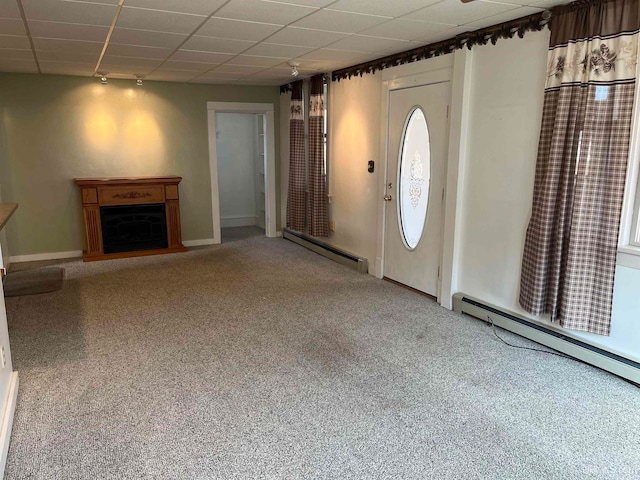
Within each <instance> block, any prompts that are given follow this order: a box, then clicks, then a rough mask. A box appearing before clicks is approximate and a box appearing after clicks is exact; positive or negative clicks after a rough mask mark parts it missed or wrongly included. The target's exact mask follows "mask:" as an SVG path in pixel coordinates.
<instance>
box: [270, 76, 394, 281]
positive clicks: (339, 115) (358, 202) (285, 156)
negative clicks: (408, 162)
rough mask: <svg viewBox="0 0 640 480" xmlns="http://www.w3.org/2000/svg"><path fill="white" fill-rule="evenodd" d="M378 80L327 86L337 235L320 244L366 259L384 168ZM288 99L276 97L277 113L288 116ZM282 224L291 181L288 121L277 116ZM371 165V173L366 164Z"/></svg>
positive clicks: (372, 246) (372, 254) (371, 255)
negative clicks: (278, 105)
mask: <svg viewBox="0 0 640 480" xmlns="http://www.w3.org/2000/svg"><path fill="white" fill-rule="evenodd" d="M381 93H382V76H381V74H380V72H377V73H376V74H375V75H364V76H363V77H355V78H352V79H351V80H342V81H340V82H332V83H331V85H330V86H329V99H328V101H329V103H328V105H329V137H328V138H329V154H328V156H329V202H330V203H329V218H330V219H331V220H332V221H334V222H335V226H336V230H335V232H330V233H329V238H322V239H321V240H322V241H324V242H326V243H329V244H330V245H333V246H335V247H338V248H341V249H343V250H346V251H348V252H350V253H353V254H355V255H358V256H361V257H364V258H366V259H368V260H369V271H370V272H373V268H374V266H375V258H376V241H377V235H376V232H377V230H376V228H377V225H376V222H377V212H378V210H377V209H378V203H377V195H376V192H377V189H378V182H379V177H378V176H379V175H381V172H382V171H383V168H384V166H383V165H382V163H381V162H382V160H381V158H380V152H379V150H380V95H381ZM290 98H291V97H290V94H287V95H284V94H283V95H281V96H280V111H281V112H289V102H290ZM280 152H281V155H282V156H281V165H280V172H281V175H282V176H281V180H280V185H281V186H282V190H281V199H282V203H281V205H282V207H283V208H282V211H281V214H282V225H286V207H287V191H288V181H289V180H288V178H289V118H288V114H286V113H283V115H281V116H280ZM369 160H374V161H375V172H374V173H369V172H367V162H368V161H369Z"/></svg>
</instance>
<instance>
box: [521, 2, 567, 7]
mask: <svg viewBox="0 0 640 480" xmlns="http://www.w3.org/2000/svg"><path fill="white" fill-rule="evenodd" d="M570 2H571V0H542V1H541V2H536V1H535V0H532V1H531V2H529V3H528V5H531V6H534V7H537V8H551V7H557V6H558V5H566V4H567V3H570Z"/></svg>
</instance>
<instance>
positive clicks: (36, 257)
mask: <svg viewBox="0 0 640 480" xmlns="http://www.w3.org/2000/svg"><path fill="white" fill-rule="evenodd" d="M81 257H82V250H72V251H70V252H49V253H32V254H29V255H12V256H11V263H22V262H39V261H42V260H62V259H65V258H81Z"/></svg>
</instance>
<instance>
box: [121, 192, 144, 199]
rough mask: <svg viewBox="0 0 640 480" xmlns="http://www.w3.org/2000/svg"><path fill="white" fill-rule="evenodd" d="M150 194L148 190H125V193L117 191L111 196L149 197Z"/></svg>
mask: <svg viewBox="0 0 640 480" xmlns="http://www.w3.org/2000/svg"><path fill="white" fill-rule="evenodd" d="M151 196H152V195H151V194H150V193H148V192H127V193H118V194H116V195H114V196H113V198H122V199H124V198H146V197H151Z"/></svg>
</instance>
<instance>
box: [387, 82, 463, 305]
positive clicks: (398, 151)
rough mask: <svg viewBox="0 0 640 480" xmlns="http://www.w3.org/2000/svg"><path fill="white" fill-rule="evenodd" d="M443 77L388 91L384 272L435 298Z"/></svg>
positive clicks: (444, 137) (447, 90) (443, 151)
mask: <svg viewBox="0 0 640 480" xmlns="http://www.w3.org/2000/svg"><path fill="white" fill-rule="evenodd" d="M450 95H451V84H450V82H448V81H445V82H438V83H433V84H427V85H421V86H415V87H409V88H402V89H396V90H391V91H389V99H388V113H387V119H388V121H387V125H388V132H387V152H386V157H387V166H386V167H387V168H386V172H387V175H386V182H385V185H386V189H385V193H386V195H387V196H386V197H385V198H386V199H387V200H388V201H386V202H385V220H386V221H385V231H384V276H385V277H388V278H390V279H392V280H395V281H398V282H400V283H403V284H405V285H408V286H410V287H412V288H415V289H417V290H420V291H422V292H425V293H428V294H430V295H433V296H434V297H439V296H440V284H439V274H440V263H441V258H442V227H443V199H444V184H445V165H446V161H447V152H448V136H449V125H448V118H447V117H448V107H449V99H450Z"/></svg>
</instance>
